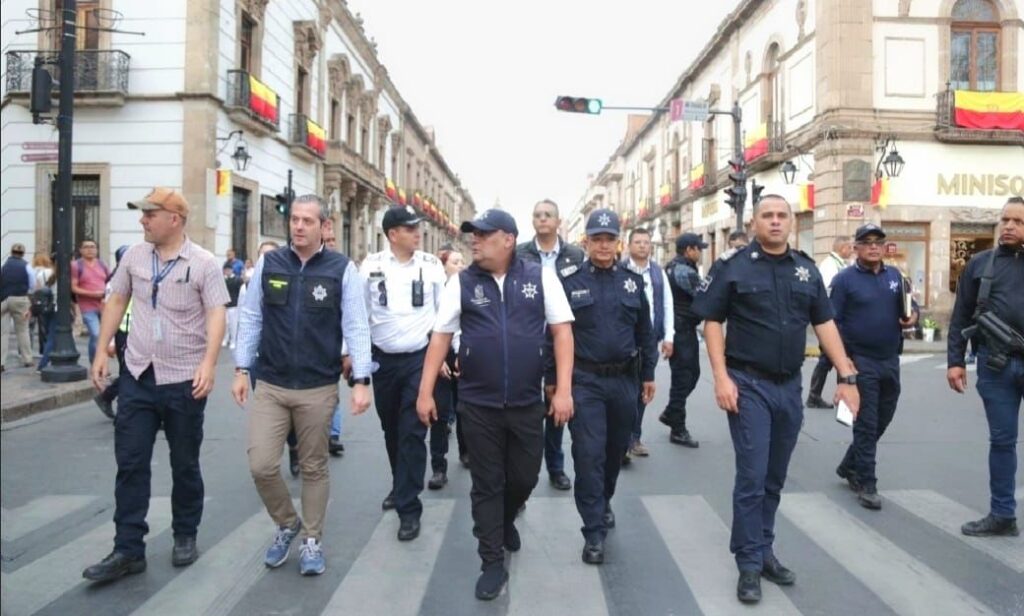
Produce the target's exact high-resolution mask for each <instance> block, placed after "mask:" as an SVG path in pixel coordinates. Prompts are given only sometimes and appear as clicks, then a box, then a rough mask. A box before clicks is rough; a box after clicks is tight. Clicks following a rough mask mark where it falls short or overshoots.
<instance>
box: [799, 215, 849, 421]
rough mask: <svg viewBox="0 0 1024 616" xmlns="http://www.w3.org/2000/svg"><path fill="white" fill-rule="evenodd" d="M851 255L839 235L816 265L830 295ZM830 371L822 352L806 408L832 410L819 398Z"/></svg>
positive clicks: (846, 240)
mask: <svg viewBox="0 0 1024 616" xmlns="http://www.w3.org/2000/svg"><path fill="white" fill-rule="evenodd" d="M852 255H853V242H851V241H850V238H849V237H848V236H845V235H841V236H839V237H837V238H835V239H834V240H832V252H830V253H828V256H827V257H825V258H824V259H822V261H821V263H819V264H818V272H819V273H820V274H821V281H822V283H823V284H824V285H825V290H826V291H828V292H829V293H830V294H831V293H832V280H833V279H834V278H835V277H836V274H838V273H839V272H841V271H842V270H843V269H845V268H846V267H847V266H848V265H849V264H850V257H851V256H852ZM831 370H832V362H831V361H829V359H828V355H827V354H826V353H825V352H824V351H822V352H821V353H820V354H819V355H818V363H817V364H816V365H815V366H814V372H812V373H811V387H810V391H809V392H807V408H811V409H830V408H833V407H832V404H831V403H830V402H828V401H827V400H825V399H824V398H822V397H821V393H822V391H823V390H824V389H825V380H826V379H828V373H829V372H831Z"/></svg>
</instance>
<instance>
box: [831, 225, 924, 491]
mask: <svg viewBox="0 0 1024 616" xmlns="http://www.w3.org/2000/svg"><path fill="white" fill-rule="evenodd" d="M854 241H855V244H854V250H855V251H856V254H857V260H856V261H855V262H854V264H853V266H852V267H846V268H844V269H842V270H840V271H839V273H838V274H836V275H835V276H834V277H833V278H832V291H831V299H832V310H833V311H835V315H836V317H835V321H836V326H838V327H839V333H840V335H841V336H842V338H843V346H844V347H846V350H847V351H848V352H849V353H850V357H851V358H852V359H853V363H854V364H856V366H857V391H858V392H859V393H860V413H859V414H858V415H857V422H856V423H855V424H853V443H851V444H850V447H849V448H848V449H847V450H846V455H845V456H844V457H843V461H842V462H841V463H840V464H839V468H837V469H836V473H838V474H839V476H840V477H842V478H843V479H846V480H847V481H848V482H849V484H850V487H851V488H853V489H854V490H855V491H856V492H857V500H858V501H859V502H860V504H861V505H862V506H863V507H865V508H866V509H881V508H882V499H881V497H879V496H878V489H877V487H876V486H877V483H878V478H877V477H876V476H875V455H876V452H877V449H878V439H880V438H882V435H883V434H885V429H886V428H888V427H889V422H891V421H892V418H893V415H894V414H895V413H896V403H897V402H898V401H899V398H900V353H901V352H902V351H903V328H904V327H910V326H912V325H914V324H915V323H916V322H917V316H916V315H917V313H916V311H915V312H914V313H913V314H912V315H911V316H910V317H909V318H907V319H903V318H902V316H901V314H902V312H903V274H901V273H900V271H899V269H897V268H895V267H887V266H886V265H885V263H884V262H883V261H882V253H883V252H884V250H885V231H883V230H882V228H881V227H879V226H878V225H876V224H874V223H868V224H866V225H861V227H860V228H858V229H857V233H856V234H855V236H854Z"/></svg>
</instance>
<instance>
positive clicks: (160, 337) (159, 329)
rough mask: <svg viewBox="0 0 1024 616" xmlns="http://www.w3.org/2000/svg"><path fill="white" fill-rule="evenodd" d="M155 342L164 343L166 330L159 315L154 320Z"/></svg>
mask: <svg viewBox="0 0 1024 616" xmlns="http://www.w3.org/2000/svg"><path fill="white" fill-rule="evenodd" d="M153 341H154V342H163V341H164V328H163V319H161V318H160V316H159V315H157V316H156V317H154V319H153Z"/></svg>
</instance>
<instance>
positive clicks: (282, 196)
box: [274, 188, 295, 216]
mask: <svg viewBox="0 0 1024 616" xmlns="http://www.w3.org/2000/svg"><path fill="white" fill-rule="evenodd" d="M274 199H275V200H276V201H277V204H276V205H275V206H274V209H276V210H277V213H278V214H281V215H282V216H288V214H289V211H290V209H291V205H292V200H293V199H295V191H293V190H290V189H288V188H285V189H284V192H279V193H277V194H276V195H274Z"/></svg>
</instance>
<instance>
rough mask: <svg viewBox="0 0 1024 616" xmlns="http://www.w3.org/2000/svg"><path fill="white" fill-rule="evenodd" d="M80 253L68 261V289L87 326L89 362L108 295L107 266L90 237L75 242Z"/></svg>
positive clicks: (90, 361)
mask: <svg viewBox="0 0 1024 616" xmlns="http://www.w3.org/2000/svg"><path fill="white" fill-rule="evenodd" d="M78 252H79V254H80V255H81V256H80V257H79V258H78V259H75V260H74V262H72V264H71V293H72V294H73V295H74V297H75V301H76V303H77V304H78V309H79V310H80V311H81V314H82V322H83V323H85V328H86V329H87V330H89V363H90V364H91V363H92V362H93V360H94V359H95V358H96V348H97V346H98V342H99V334H100V317H101V315H102V314H103V298H104V297H106V295H107V282H108V281H109V280H110V268H108V267H107V264H106V263H104V262H103V260H102V259H100V258H99V256H98V255H99V247H98V246H97V244H96V242H95V241H93V240H91V239H85V240H82V243H81V244H79V246H78Z"/></svg>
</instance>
